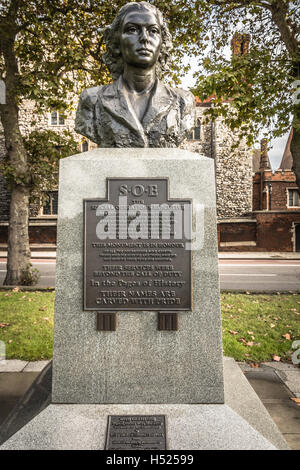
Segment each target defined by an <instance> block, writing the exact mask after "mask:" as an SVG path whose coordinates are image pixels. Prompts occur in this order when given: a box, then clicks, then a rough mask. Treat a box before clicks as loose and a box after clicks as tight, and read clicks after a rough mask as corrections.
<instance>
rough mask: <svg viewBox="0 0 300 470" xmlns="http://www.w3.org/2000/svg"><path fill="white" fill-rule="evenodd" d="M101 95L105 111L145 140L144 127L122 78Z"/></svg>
mask: <svg viewBox="0 0 300 470" xmlns="http://www.w3.org/2000/svg"><path fill="white" fill-rule="evenodd" d="M100 94H101V102H102V105H103V108H104V109H105V111H106V112H107V113H109V114H110V115H111V116H112V117H113V118H114V120H116V121H117V122H119V123H120V124H122V125H123V126H125V127H127V128H129V129H131V130H133V131H134V132H135V133H136V134H138V135H139V136H140V137H141V138H142V140H145V134H144V129H143V126H142V124H141V123H140V122H139V120H138V118H137V117H136V114H135V112H134V110H133V108H132V106H131V103H130V100H129V98H128V95H127V90H126V87H125V85H124V84H123V80H122V77H119V78H118V80H116V81H115V82H114V83H113V84H112V85H111V86H110V87H107V88H106V90H104V92H102V93H100Z"/></svg>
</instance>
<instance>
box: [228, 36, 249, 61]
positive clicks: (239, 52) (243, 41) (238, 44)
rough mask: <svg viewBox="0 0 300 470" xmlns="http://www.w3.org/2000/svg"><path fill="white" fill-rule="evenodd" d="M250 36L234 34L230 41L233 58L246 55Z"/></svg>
mask: <svg viewBox="0 0 300 470" xmlns="http://www.w3.org/2000/svg"><path fill="white" fill-rule="evenodd" d="M250 41H251V36H250V34H247V33H237V32H236V33H234V35H233V37H232V40H231V50H232V55H233V56H239V57H240V56H243V55H245V54H248V52H249V46H250Z"/></svg>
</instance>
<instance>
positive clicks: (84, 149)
mask: <svg viewBox="0 0 300 470" xmlns="http://www.w3.org/2000/svg"><path fill="white" fill-rule="evenodd" d="M88 149H89V143H88V142H87V141H86V140H84V141H83V142H82V144H81V151H82V152H87V151H88Z"/></svg>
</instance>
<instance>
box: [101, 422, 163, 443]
mask: <svg viewBox="0 0 300 470" xmlns="http://www.w3.org/2000/svg"><path fill="white" fill-rule="evenodd" d="M166 448H167V444H166V417H165V416H164V415H114V416H108V426H107V435H106V446H105V449H106V450H166Z"/></svg>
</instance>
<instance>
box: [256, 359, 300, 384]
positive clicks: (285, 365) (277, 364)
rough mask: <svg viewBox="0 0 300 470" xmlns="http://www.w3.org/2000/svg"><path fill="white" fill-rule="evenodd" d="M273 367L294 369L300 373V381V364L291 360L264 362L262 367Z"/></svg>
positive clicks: (276, 368)
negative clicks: (292, 362)
mask: <svg viewBox="0 0 300 470" xmlns="http://www.w3.org/2000/svg"><path fill="white" fill-rule="evenodd" d="M264 366H266V367H271V368H272V369H275V370H288V371H294V372H298V373H299V381H300V367H299V365H295V364H291V363H289V362H264V363H263V364H261V367H264Z"/></svg>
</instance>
